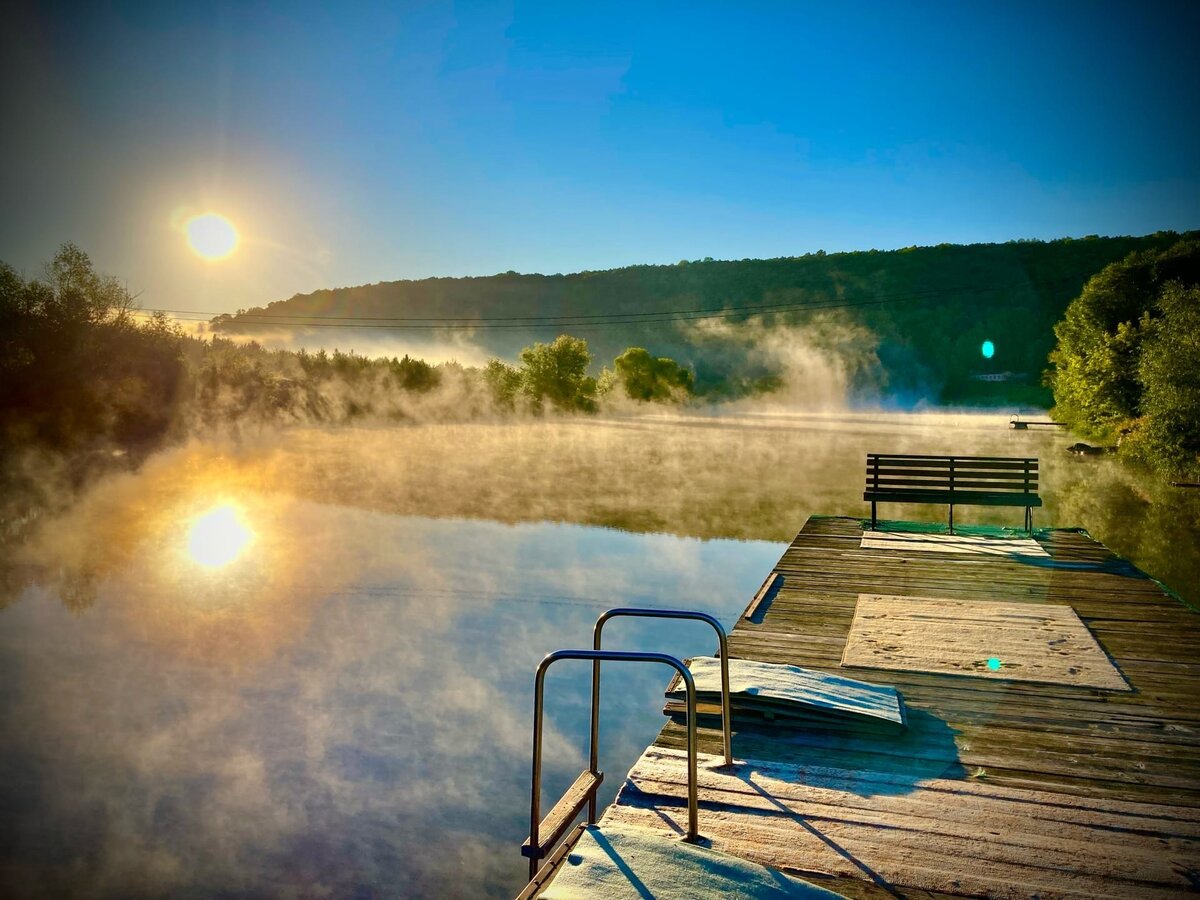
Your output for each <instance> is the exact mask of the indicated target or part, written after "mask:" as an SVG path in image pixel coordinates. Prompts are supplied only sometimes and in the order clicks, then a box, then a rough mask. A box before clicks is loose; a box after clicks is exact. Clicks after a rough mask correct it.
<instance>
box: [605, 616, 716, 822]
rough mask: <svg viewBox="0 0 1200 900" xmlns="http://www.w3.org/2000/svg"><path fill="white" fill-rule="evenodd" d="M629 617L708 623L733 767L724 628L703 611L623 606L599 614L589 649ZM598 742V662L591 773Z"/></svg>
mask: <svg viewBox="0 0 1200 900" xmlns="http://www.w3.org/2000/svg"><path fill="white" fill-rule="evenodd" d="M619 617H631V618H641V619H690V620H692V621H696V622H707V623H708V624H709V625H711V626H712V629H713V631H715V632H716V633H717V644H718V646H719V647H720V653H721V731H722V737H723V738H724V744H725V765H727V766H732V765H733V725H732V718H731V717H730V715H729V637H728V635H727V634H726V633H725V628H724V626H722V625H721V623H720V622H719V621H717V619H716V618H715V617H714V616H711V615H709V614H708V613H705V612H696V611H694V610H689V609H647V608H644V607H631V606H622V607H617V608H616V609H610V610H608V612H605V613H602V614H601V616H600V618H598V619H597V620H596V625H595V626H594V627H593V628H592V649H594V650H599V649H600V646H601V642H602V638H603V635H604V625H605V623H606V622H608V620H609V619H616V618H619ZM599 740H600V661H599V660H596V661H595V662H593V663H592V737H591V756H590V764H591V770H592V771H593V772H595V771H597V768H596V764H597V757H598V754H599ZM595 821H596V800H595V795H593V796H592V802H591V805H590V806H589V808H588V822H589V823H590V822H595Z"/></svg>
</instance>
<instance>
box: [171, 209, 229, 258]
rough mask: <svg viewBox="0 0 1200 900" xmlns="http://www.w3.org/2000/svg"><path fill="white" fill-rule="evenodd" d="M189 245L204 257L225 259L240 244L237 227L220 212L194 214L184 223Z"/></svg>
mask: <svg viewBox="0 0 1200 900" xmlns="http://www.w3.org/2000/svg"><path fill="white" fill-rule="evenodd" d="M183 231H184V234H186V235H187V242H188V246H189V247H191V248H192V249H193V250H194V251H195V252H196V253H197V254H198V255H199V256H202V257H203V258H204V259H211V260H217V259H225V258H226V257H228V256H230V255H231V254H232V253H233V251H234V250H236V249H237V245H238V233H237V229H236V228H234V227H233V223H232V222H230V221H229V220H228V219H227V218H225V217H224V216H223V215H221V214H220V213H215V212H207V213H201V214H200V215H198V216H192V217H191V218H190V219H188V220H187V221H186V222H184V223H183Z"/></svg>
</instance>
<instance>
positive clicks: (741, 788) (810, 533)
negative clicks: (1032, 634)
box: [601, 517, 1200, 898]
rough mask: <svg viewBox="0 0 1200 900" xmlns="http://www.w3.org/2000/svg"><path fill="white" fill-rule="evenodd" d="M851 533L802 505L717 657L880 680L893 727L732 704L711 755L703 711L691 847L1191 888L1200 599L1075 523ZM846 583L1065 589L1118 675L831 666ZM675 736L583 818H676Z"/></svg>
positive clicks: (676, 732)
mask: <svg viewBox="0 0 1200 900" xmlns="http://www.w3.org/2000/svg"><path fill="white" fill-rule="evenodd" d="M862 536H863V530H862V524H861V522H860V521H859V520H858V519H851V518H826V517H819V518H818V517H814V518H812V519H810V520H809V521H808V522H807V523H806V524H805V525H804V528H803V530H802V531H801V532H800V533H799V534H798V535H797V536H796V539H795V540H794V541H793V542H792V544H791V546H790V547H789V548H788V549H787V551H786V552H785V553H784V555H783V557H782V558H781V559H780V560H779V562H778V564H777V565H776V567H775V569H774V571H773V572H772V573H771V575H770V576H768V582H767V584H770V585H771V589H770V591H769V592H768V591H765V588H766V586H767V584H764V591H760V595H759V596H757V597H756V599H755V605H756V607H757V608H756V609H755V610H754V613H753V615H752V616H751V617H749V618H745V617H744V618H742V619H740V620H739V621H738V624H737V626H736V627H735V628H734V630H733V631H732V633H731V634H730V637H729V651H730V656H731V657H735V658H736V657H742V658H748V659H755V660H761V661H765V662H777V663H786V664H791V665H799V666H804V667H809V668H815V669H823V670H826V671H830V672H838V673H840V674H843V675H849V676H850V677H853V678H858V679H861V680H863V681H871V682H875V683H881V684H891V685H894V686H895V687H897V688H898V689H899V690H900V691H901V693H902V694H903V696H904V699H905V701H906V703H907V706H908V717H909V718H908V723H909V727H908V729H907V731H906V732H905V733H904V734H903V735H899V736H889V735H879V734H869V733H858V732H855V731H853V730H846V729H841V728H839V726H837V725H831V726H830V727H829V728H824V729H823V728H815V727H805V728H794V727H783V726H779V725H774V726H773V725H761V724H760V725H749V724H747V723H739V722H738V720H737V716H736V714H735V717H734V719H735V721H734V724H735V729H736V731H735V734H734V742H733V749H734V756H735V759H736V760H737V761H738V762H737V765H736V766H735V767H734V768H733V769H723V768H722V767H721V765H720V764H721V762H722V760H721V758H720V752H721V738H720V732H719V731H718V730H715V729H710V728H705V729H703V730H702V736H701V745H700V746H701V750H702V752H703V753H704V754H705V755H704V756H702V757H701V771H700V832H701V834H702V835H703V836H704V838H705V839H706V841H707V842H709V845H710V846H712V847H714V848H715V849H718V850H723V851H726V852H728V853H733V854H736V855H737V856H741V857H743V858H746V859H749V860H752V861H755V862H760V863H764V864H766V865H770V866H774V867H776V868H780V869H783V870H784V871H787V872H790V873H793V874H800V875H803V876H805V877H807V878H809V879H810V880H811V881H813V882H814V883H816V884H819V885H821V886H823V887H826V888H829V889H830V890H833V891H835V892H837V893H839V894H842V895H844V896H847V897H889V896H890V897H896V896H899V897H913V898H918V897H919V898H937V897H948V896H996V897H1029V896H1038V897H1041V898H1049V897H1139V898H1140V897H1166V896H1177V895H1179V894H1182V893H1188V892H1195V891H1197V890H1198V889H1200V615H1197V613H1196V612H1194V611H1192V610H1191V609H1189V608H1187V607H1185V606H1184V605H1183V604H1182V603H1181V602H1180V601H1179V600H1177V599H1175V598H1174V597H1172V596H1171V595H1170V594H1169V593H1168V592H1166V591H1165V590H1164V589H1163V588H1162V587H1161V586H1160V585H1159V584H1158V583H1157V582H1155V581H1153V580H1152V579H1150V578H1148V577H1147V576H1146V575H1145V574H1143V573H1142V572H1140V571H1138V570H1137V569H1136V568H1134V567H1133V566H1132V565H1131V564H1130V563H1128V562H1126V561H1125V560H1122V559H1121V558H1120V557H1117V556H1115V555H1114V554H1113V553H1111V552H1110V551H1109V550H1108V549H1107V548H1105V547H1104V546H1103V545H1102V544H1099V543H1097V542H1096V541H1094V540H1092V539H1091V538H1090V537H1088V536H1087V535H1085V534H1082V533H1080V532H1078V531H1074V530H1048V531H1041V532H1038V533H1037V535H1036V540H1037V541H1038V543H1039V544H1040V545H1041V547H1042V548H1043V549H1044V550H1045V552H1046V554H1047V555H1045V556H1040V555H1039V556H1032V555H1024V556H1020V555H1018V556H1004V555H980V554H973V553H970V552H939V551H938V550H937V549H930V548H929V547H928V546H927V545H914V546H912V547H905V546H903V545H901V546H898V547H896V548H894V549H891V548H889V549H863V548H862V547H861V543H862ZM860 594H861V595H891V596H901V597H915V598H947V599H951V600H969V601H975V602H977V603H978V604H979V606H980V607H984V608H986V604H988V603H1004V604H1009V605H1012V604H1028V605H1030V606H1031V607H1036V606H1037V605H1039V604H1054V605H1060V606H1066V607H1070V608H1071V609H1073V610H1074V611H1075V613H1077V614H1078V617H1079V619H1080V620H1082V623H1083V624H1084V625H1086V626H1087V628H1088V629H1089V630H1090V632H1091V634H1092V635H1094V637H1095V639H1096V641H1098V643H1099V645H1100V647H1101V648H1102V649H1103V650H1104V651H1105V652H1106V653H1107V655H1108V656H1109V657H1110V659H1111V661H1112V663H1113V664H1114V665H1115V668H1116V670H1118V671H1119V673H1120V675H1121V676H1123V682H1124V683H1127V687H1126V688H1125V689H1122V690H1112V689H1101V688H1096V687H1082V686H1074V685H1072V684H1064V683H1057V684H1043V683H1036V682H1031V681H1018V680H1011V679H1008V678H1005V677H1003V670H1001V672H1000V673H999V675H997V674H996V673H990V674H991V675H992V676H994V677H975V676H973V675H971V674H928V673H923V672H917V671H907V670H886V669H881V668H864V667H846V666H843V665H842V657H843V652H844V649H845V647H846V645H847V639H848V636H849V632H850V629H851V625H852V622H853V621H854V614H855V608H856V605H857V604H858V602H859V596H860ZM981 674H986V673H981ZM1129 688H1132V690H1130V689H1129ZM683 746H684V729H683V728H682V726H680V725H679V724H678V723H675V722H671V721H668V723H667V725H666V727H664V728H663V730H662V732H661V733H660V734H659V736H658V738H657V739H656V741H655V743H654V744H653V745H652V746H651V747H650V748H649V749H648V750H647V751H646V753H645V754H644V755H643V756H642V758H641V759H640V760H639V761H638V763H637V764H636V766H635V767H634V768H633V770H632V771H631V772H630V773H629V776H628V778H627V780H626V782H625V784H624V786H623V787H622V789H621V791H620V794H619V795H618V797H617V800H616V802H615V803H614V804H613V805H612V806H611V807H609V809H608V810H607V811H606V812H605V814H604V816H603V818H602V819H601V825H602V826H603V825H604V824H615V823H631V824H636V825H640V826H644V827H648V828H652V829H656V830H659V831H662V832H663V833H665V834H681V833H682V832H683V827H684V820H685V817H686V814H685V802H684V799H685V796H686V775H685V767H684V761H683Z"/></svg>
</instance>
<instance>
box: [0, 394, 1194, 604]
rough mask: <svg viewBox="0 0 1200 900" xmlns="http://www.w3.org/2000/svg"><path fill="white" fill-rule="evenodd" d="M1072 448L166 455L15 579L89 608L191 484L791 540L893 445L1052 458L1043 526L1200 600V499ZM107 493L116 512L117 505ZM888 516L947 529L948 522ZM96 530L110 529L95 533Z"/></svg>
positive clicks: (792, 427)
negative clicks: (1098, 547)
mask: <svg viewBox="0 0 1200 900" xmlns="http://www.w3.org/2000/svg"><path fill="white" fill-rule="evenodd" d="M1072 439H1073V438H1071V437H1070V436H1066V435H1054V434H1038V435H1034V434H1030V433H1021V432H1011V431H1008V430H1007V429H1005V427H1004V423H1003V420H1002V418H1001V417H996V418H993V419H979V418H972V417H960V418H959V419H957V420H947V419H944V418H943V419H939V418H937V417H922V416H910V417H893V418H892V419H890V420H880V421H875V422H871V421H869V420H865V419H864V420H854V421H849V422H834V421H832V420H826V419H820V418H818V417H814V418H811V419H808V420H802V421H799V422H796V421H792V422H791V423H790V424H789V422H788V421H787V420H780V421H770V420H763V419H751V420H745V421H733V422H723V421H721V420H704V419H696V418H693V419H684V420H674V419H671V420H665V421H652V420H645V419H632V420H607V421H594V420H593V421H565V422H564V421H549V422H539V423H532V424H520V425H518V424H504V423H497V424H481V423H477V424H472V425H467V424H463V425H436V426H435V425H429V426H409V427H404V428H385V429H354V430H347V429H335V430H318V429H297V430H292V431H288V432H283V433H282V434H281V435H280V440H279V442H278V443H277V444H267V445H266V446H260V447H257V448H255V449H249V448H243V449H241V450H238V449H236V448H231V447H229V446H217V445H205V444H195V445H192V446H190V447H189V448H187V449H185V450H181V451H175V452H172V453H170V454H166V455H163V456H160V457H158V458H156V459H155V460H154V461H153V465H152V466H150V467H148V468H147V470H146V471H145V472H143V473H142V474H139V475H134V476H124V477H123V479H122V480H120V483H121V485H123V486H122V487H121V489H120V490H113V489H104V490H98V491H94V492H92V494H89V495H88V497H87V498H85V500H84V502H83V503H82V504H81V506H80V509H81V510H82V512H81V513H79V515H76V517H75V518H63V519H60V520H58V521H57V523H56V524H55V525H54V527H51V528H48V529H45V530H44V531H43V534H42V536H41V537H40V538H39V542H38V543H36V550H37V552H36V553H33V554H27V555H26V557H25V560H24V562H22V563H21V565H23V566H24V567H23V568H15V567H13V566H10V567H9V571H8V575H7V577H6V579H5V582H4V585H3V588H0V589H2V590H3V592H4V596H6V597H8V598H11V597H12V596H14V595H15V594H16V593H19V592H20V591H21V590H22V589H23V588H24V587H25V586H27V585H28V584H30V583H32V582H33V581H37V582H40V583H47V582H50V583H53V584H54V586H55V589H56V590H57V591H58V592H59V594H60V596H62V598H63V602H64V603H67V604H68V605H69V606H71V608H73V609H76V610H84V609H86V608H87V607H88V605H89V604H90V603H91V602H93V600H94V598H95V592H96V588H97V585H99V584H101V583H102V582H103V580H104V579H105V578H106V577H108V576H109V575H111V574H112V573H114V572H117V571H120V570H122V569H124V568H128V567H129V566H130V565H131V564H132V561H133V554H135V553H136V552H137V547H139V546H144V545H145V543H146V541H147V539H148V537H149V533H148V532H147V531H146V528H147V526H146V524H145V522H147V521H150V518H151V517H149V516H148V515H147V513H146V511H147V510H148V509H153V508H155V507H164V506H166V505H169V504H171V503H178V501H179V497H181V496H183V495H184V493H186V491H185V489H184V488H183V487H180V486H179V485H177V484H176V482H180V483H181V484H190V485H191V486H192V487H193V488H194V487H195V486H196V485H197V484H199V483H200V482H204V483H205V484H206V485H208V487H207V488H206V490H216V489H218V487H219V488H221V489H225V490H228V491H232V492H233V493H235V494H236V493H238V492H244V491H253V492H258V493H260V494H262V495H263V496H267V495H272V496H284V497H292V498H294V499H299V500H305V501H316V502H317V503H320V504H323V505H326V506H328V507H329V508H330V509H336V508H339V507H354V508H358V509H368V510H376V511H380V512H385V513H389V514H398V515H410V516H424V517H430V516H433V517H441V518H464V519H477V520H492V521H500V522H537V521H560V522H571V523H576V524H583V525H596V526H602V527H608V528H618V529H621V530H625V531H631V532H639V533H646V532H661V533H670V534H675V535H679V536H684V537H699V538H704V539H714V538H735V539H742V540H771V541H786V540H790V539H791V538H792V537H793V536H794V535H795V533H796V531H797V530H798V529H799V527H800V526H801V525H802V524H803V522H804V520H805V518H806V517H807V516H809V515H811V514H842V515H852V516H858V515H863V514H865V506H864V504H863V502H862V499H861V496H862V495H861V490H862V478H863V475H862V472H863V459H864V455H865V453H866V452H867V451H868V450H878V449H879V448H881V447H887V448H890V449H892V450H894V451H896V452H930V453H943V452H944V453H959V454H962V453H991V454H999V455H1025V454H1034V455H1037V456H1039V457H1040V458H1041V460H1042V480H1041V484H1042V494H1043V497H1044V498H1045V501H1046V508H1045V509H1044V510H1040V511H1038V513H1037V516H1036V524H1038V525H1040V526H1043V527H1046V526H1051V525H1053V526H1060V527H1083V528H1086V529H1087V530H1088V531H1089V532H1090V533H1091V534H1092V535H1093V536H1094V537H1096V538H1097V539H1098V540H1101V541H1103V542H1104V543H1106V544H1107V545H1108V546H1109V547H1110V548H1112V549H1113V550H1114V551H1115V552H1117V553H1119V554H1121V555H1122V556H1125V557H1127V558H1129V559H1131V560H1132V561H1133V562H1134V563H1135V564H1137V565H1138V566H1140V567H1141V568H1142V569H1143V570H1144V571H1146V572H1147V573H1149V574H1151V575H1152V576H1154V577H1156V578H1159V579H1160V580H1162V581H1163V582H1165V583H1166V584H1167V585H1169V586H1170V587H1172V588H1173V589H1174V590H1176V591H1178V592H1179V593H1180V594H1181V595H1183V596H1185V597H1188V598H1190V599H1192V600H1193V601H1196V600H1200V549H1197V544H1200V541H1197V536H1198V535H1200V492H1192V493H1189V492H1187V491H1185V490H1179V489H1174V488H1170V487H1169V486H1167V485H1165V484H1163V483H1161V482H1157V481H1155V480H1153V479H1152V478H1149V477H1147V476H1143V475H1141V474H1139V473H1138V472H1137V471H1135V470H1132V469H1129V468H1126V467H1123V466H1121V465H1120V464H1119V463H1117V462H1116V461H1115V460H1113V459H1111V458H1101V459H1095V458H1089V459H1077V458H1075V457H1073V456H1070V455H1069V454H1067V453H1065V452H1064V449H1063V448H1064V447H1065V446H1066V444H1068V443H1069V442H1070V441H1071V440H1072ZM106 490H107V491H108V493H105V491H106ZM103 497H108V500H106V501H104V503H101V502H100V500H101V499H102V498H103ZM117 497H121V498H123V499H121V500H120V501H119V502H118V501H117V500H116V499H115V498H117ZM171 498H174V499H171ZM89 504H90V505H89ZM105 504H107V505H105ZM123 504H124V505H123ZM127 507H128V510H135V511H137V510H140V512H136V514H135V513H131V512H128V511H127ZM888 513H889V515H892V516H894V517H897V518H900V517H908V518H914V519H917V520H926V521H940V520H941V517H942V515H943V510H941V509H939V508H937V507H929V506H926V507H912V508H909V507H896V508H894V509H891V510H889V511H888ZM962 514H963V516H964V520H965V521H968V522H987V523H991V524H1018V520H1019V515H1020V514H1019V512H1018V513H1016V514H1015V515H1016V516H1017V518H1011V515H1010V511H1005V510H988V509H984V508H980V509H974V508H966V509H964V510H963V513H962ZM72 515H75V514H74V513H73V514H72ZM1006 516H1009V518H1006ZM139 517H140V518H139ZM85 523H87V524H85ZM88 529H92V531H93V533H91V534H90V536H87V537H84V536H81V534H82V533H83V532H86V531H87V530H88ZM89 548H90V549H89ZM31 560H32V563H31ZM34 564H36V565H34Z"/></svg>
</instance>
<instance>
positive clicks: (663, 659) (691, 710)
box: [522, 610, 728, 881]
mask: <svg viewBox="0 0 1200 900" xmlns="http://www.w3.org/2000/svg"><path fill="white" fill-rule="evenodd" d="M610 612H612V610H610ZM700 615H703V614H700ZM602 618H603V617H602ZM597 627H599V623H598V625H597ZM718 627H719V624H718ZM596 640H599V632H597V637H596ZM722 658H724V653H722ZM560 659H585V660H591V661H592V663H593V665H594V666H595V665H598V664H599V663H600V661H601V660H604V661H609V662H650V663H660V664H662V665H667V666H670V667H671V668H673V669H674V670H675V671H676V672H678V673H679V676H680V678H682V679H683V684H684V688H685V689H686V691H687V757H688V830H687V835H686V837H685V838H684V840H686V841H689V842H691V843H695V842H696V840H697V839H698V838H699V837H700V830H699V824H698V818H699V816H698V812H697V808H698V807H697V800H696V798H697V779H696V682H695V681H694V680H693V679H692V673H691V672H689V671H688V668H687V666H685V665H684V664H683V663H682V662H681V661H680V660H678V659H676V658H675V657H674V656H669V655H667V654H666V653H643V652H637V651H630V650H595V649H593V650H556V651H554V652H553V653H550V654H547V655H546V657H545V658H544V659H543V660H542V661H541V662H540V663H539V664H538V667H537V675H536V676H535V677H534V682H533V789H532V792H531V794H532V796H531V797H530V802H529V842H528V846H527V848H523V849H522V853H525V854H526V855H527V856H529V880H530V881H532V880H533V879H534V877H535V876H536V875H537V870H538V861H539V860H541V859H542V857H544V856H545V855H546V853H547V852H548V850H549V849H550V847H549V846H543V844H542V843H541V841H540V840H539V839H540V834H539V832H540V830H541V826H542V820H541V802H542V707H543V705H544V695H545V680H546V670H547V669H548V668H550V666H551V665H552V664H553V663H556V662H558V661H559V660H560ZM593 671H595V670H593ZM597 677H598V675H597ZM593 697H594V701H596V702H594V704H593V707H592V716H593V722H595V720H596V718H595V717H596V709H597V708H598V697H596V695H593ZM726 721H728V719H727V720H726ZM594 736H595V732H594V731H593V737H594ZM592 747H593V752H592V767H591V771H590V772H585V773H583V775H582V776H580V777H581V779H582V778H583V777H584V776H588V775H590V776H592V780H591V782H590V783H589V784H585V785H583V786H582V787H581V791H582V795H581V796H580V798H579V799H578V800H577V801H576V804H575V805H568V806H567V807H566V808H565V809H564V810H563V811H562V813H561V815H559V816H557V818H558V819H560V820H561V822H562V824H561V825H559V827H558V828H556V829H555V831H556V832H557V833H555V834H552V835H551V837H550V841H557V840H558V837H559V836H560V835H561V831H562V830H563V828H565V825H567V824H569V823H570V820H571V819H573V818H574V817H575V816H577V815H578V814H579V811H580V809H581V808H582V801H583V797H587V798H588V799H589V800H590V802H591V815H590V816H589V822H594V821H595V814H594V813H595V804H596V794H595V792H596V788H597V787H598V786H599V778H598V776H599V772H598V771H597V770H596V754H595V744H594V743H593V745H592ZM576 784H580V782H579V781H577V782H576ZM564 799H565V798H564ZM560 802H561V801H560ZM556 812H559V811H558V809H557V805H556V808H555V809H552V810H551V812H550V815H549V816H547V819H548V820H549V819H551V818H555V814H556ZM568 814H569V815H568Z"/></svg>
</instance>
